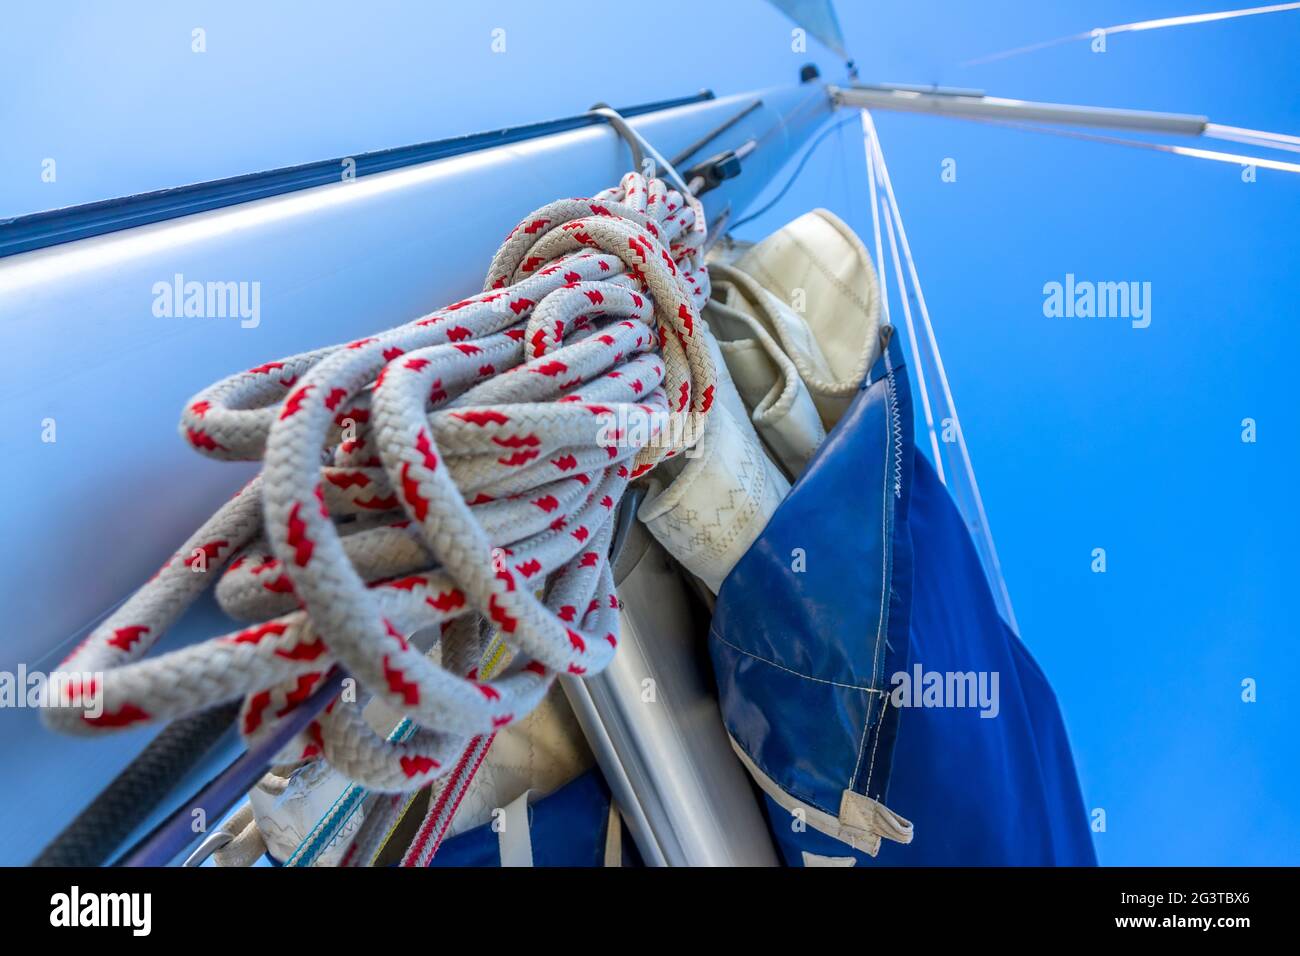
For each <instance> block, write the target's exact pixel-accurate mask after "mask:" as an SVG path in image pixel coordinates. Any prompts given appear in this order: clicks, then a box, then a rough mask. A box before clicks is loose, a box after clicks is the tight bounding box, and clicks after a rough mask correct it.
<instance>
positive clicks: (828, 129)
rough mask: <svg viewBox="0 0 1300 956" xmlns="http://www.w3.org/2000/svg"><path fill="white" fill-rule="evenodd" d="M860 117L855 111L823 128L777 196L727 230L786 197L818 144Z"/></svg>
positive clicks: (759, 214) (758, 214)
mask: <svg viewBox="0 0 1300 956" xmlns="http://www.w3.org/2000/svg"><path fill="white" fill-rule="evenodd" d="M858 118H859V117H858V114H857V113H854V114H853V115H851V116H846V117H844V119H842V120H840V121H839V122H838V123H834V124H832V125H830V126H828V127H826V128H825V129H824V130H822V131H821V133H820V134H818V136H817V138H816V139H815V140H813V141H812V143H811V144H810V145H809V147H808V148H807V149H806V150H804V154H803V157H802V158H801V159H800V160H799V165H798V166H796V167H795V170H794V172H793V173H791V174H790V178H789V179H787V180H786V181H785V185H784V186H782V187H781V191H780V192H778V193H777V194H776V195H775V196H773V197H772V200H771V201H770V202H768V203H765V204H764V205H763V208H762V209H759V210H757V211H756V212H751V213H750V214H749V215H748V216H746V217H745V218H744V219H738V220H736V221H735V222H733V223H732V224H731V225H729V226H728V227H727V231H728V232H731V230H733V229H737V228H739V227H740V226H743V225H744V224H745V223H747V222H749V221H750V220H753V219H757V218H758V217H759V216H761V215H763V213H765V212H767V211H768V210H769V209H771V208H772V207H773V206H775V205H776V204H777V203H779V202H780V201H781V200H782V199H783V198H784V197H785V194H786V193H788V192H789V191H790V187H791V186H793V185H794V183H795V180H797V179H798V178H799V174H800V173H802V172H803V168H804V166H806V165H807V164H808V160H809V158H810V157H811V156H812V154H813V151H814V150H815V149H816V148H817V147H818V145H820V143H821V141H822V140H824V139H825V138H826V137H827V136H829V135H831V133H833V132H835V131H836V130H837V129H839V128H840V127H841V126H843V125H844V124H845V123H848V122H850V121H852V120H856V119H858Z"/></svg>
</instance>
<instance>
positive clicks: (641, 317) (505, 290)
mask: <svg viewBox="0 0 1300 956" xmlns="http://www.w3.org/2000/svg"><path fill="white" fill-rule="evenodd" d="M471 225H472V224H471ZM704 239H705V224H704V218H703V211H702V209H701V207H700V205H699V203H698V201H696V200H695V199H694V197H692V196H689V195H686V196H683V195H682V194H681V193H679V192H678V191H676V190H670V189H669V188H668V187H667V186H666V185H665V184H664V183H663V182H662V181H660V180H657V179H653V180H649V181H647V180H645V179H644V178H643V177H642V176H641V175H640V174H639V173H629V174H628V175H626V176H625V177H624V178H623V180H622V182H621V183H620V185H619V186H618V187H617V188H615V189H611V190H606V191H605V192H604V193H601V194H600V195H598V196H597V197H595V198H594V199H590V200H587V199H570V200H561V201H558V202H555V203H551V204H550V205H547V206H544V207H542V208H541V209H538V210H537V211H535V212H534V213H532V214H530V215H529V216H527V217H526V218H525V219H524V220H523V221H522V222H520V224H519V225H518V226H517V227H516V228H515V229H514V231H512V232H511V233H510V235H509V236H508V237H507V238H506V240H505V241H504V243H503V244H502V246H501V248H500V249H499V250H498V252H497V255H496V257H495V259H494V260H493V262H492V264H491V267H490V268H489V270H488V275H487V279H486V281H485V284H484V292H483V293H481V294H479V295H476V296H473V297H471V298H469V299H466V300H464V301H462V302H457V303H455V304H453V305H450V306H447V307H446V308H444V309H440V310H438V311H436V312H433V313H431V314H429V315H427V316H425V317H422V318H420V319H417V320H415V321H413V322H411V323H409V324H407V325H404V326H400V327H398V328H396V329H392V330H390V331H388V332H384V333H381V334H379V335H377V336H374V337H370V338H365V339H361V340H359V341H356V342H352V343H348V344H346V345H341V346H335V347H331V348H326V349H319V350H316V351H313V352H308V353H303V354H301V355H296V356H291V357H289V358H285V359H282V360H280V361H278V362H269V363H267V364H265V365H261V366H258V367H257V368H254V369H251V370H249V371H247V372H243V373H239V374H237V375H233V376H231V377H230V378H227V379H225V380H223V381H221V382H218V383H217V384H215V385H213V386H212V387H210V388H208V389H205V390H204V391H203V392H201V393H199V394H198V395H197V396H195V398H194V399H193V400H192V401H191V402H190V403H189V404H188V406H187V407H186V409H185V411H184V414H183V415H182V419H181V433H182V435H184V436H185V438H186V439H187V440H188V441H189V442H190V444H192V445H193V446H194V447H195V448H197V449H198V450H200V451H201V452H203V453H204V454H207V455H209V456H211V457H214V458H219V459H225V460H249V459H257V458H261V459H263V462H264V463H263V468H262V473H261V474H260V475H259V476H258V477H257V478H256V479H254V480H253V481H252V482H251V483H250V484H249V485H248V486H247V487H245V488H244V490H243V491H242V492H240V493H239V494H238V495H237V496H236V497H235V498H234V499H233V500H232V501H231V502H229V503H228V504H227V505H226V506H224V507H223V508H222V509H221V510H220V511H218V512H217V514H216V515H214V516H213V517H212V518H211V519H210V520H209V521H208V522H207V523H206V524H205V525H204V526H203V527H202V528H200V529H199V530H198V531H197V532H196V533H195V534H194V536H193V537H191V538H190V540H189V541H187V542H186V543H185V545H184V546H183V547H182V548H181V550H180V551H179V552H178V553H177V554H176V555H175V556H174V557H173V558H172V559H171V560H169V561H168V562H167V564H166V565H164V567H163V568H162V569H161V570H160V571H159V572H158V574H157V575H156V576H155V577H154V578H153V579H152V580H151V581H150V582H149V583H147V584H146V585H145V586H144V587H142V588H141V589H140V590H139V591H138V592H137V593H136V594H135V595H134V596H133V597H132V598H131V599H130V600H128V601H127V602H126V603H125V604H124V605H123V606H122V607H121V608H120V609H118V611H117V612H115V613H114V614H113V615H111V616H110V618H109V619H108V620H107V621H106V622H105V623H104V624H103V625H101V626H100V627H98V628H96V630H95V631H94V632H93V633H92V634H91V636H90V638H89V639H88V640H87V641H86V642H85V643H84V644H83V645H82V646H81V647H80V648H78V649H77V650H76V651H74V653H73V654H72V655H71V657H69V658H68V660H67V661H66V662H65V663H64V665H63V667H62V670H63V671H66V672H69V673H74V674H82V673H102V674H103V677H102V685H100V684H98V683H97V686H96V687H95V688H94V689H95V690H96V691H97V692H98V694H99V697H100V700H101V701H102V713H100V714H98V716H92V715H91V713H89V712H87V711H85V710H83V709H78V708H77V707H75V706H70V704H71V703H73V702H75V699H76V697H77V695H78V694H79V693H84V692H86V691H88V690H90V688H86V687H80V686H78V685H77V684H76V681H75V680H73V681H68V682H66V683H65V684H64V685H63V687H62V690H63V696H62V697H61V698H59V699H51V700H49V701H47V706H46V712H45V718H46V721H47V723H49V724H50V725H51V726H53V727H55V728H57V729H59V730H62V731H67V732H71V733H96V732H103V731H108V730H113V729H117V728H120V727H128V726H135V725H136V724H138V723H140V722H144V721H150V720H161V719H171V718H175V717H179V716H182V715H184V714H187V713H192V712H194V711H196V710H199V709H201V708H203V707H207V706H210V705H211V704H213V703H216V702H218V701H223V700H228V699H231V698H233V697H237V696H243V697H244V707H243V710H242V714H241V718H242V719H241V729H242V731H243V733H244V735H245V737H246V738H247V739H249V740H258V739H261V738H262V736H263V735H265V734H267V733H269V732H270V731H271V730H272V729H273V728H274V727H275V726H276V724H277V722H278V721H279V720H280V719H281V718H283V717H284V716H285V715H287V714H288V713H289V712H290V711H292V710H293V709H294V707H296V706H297V705H298V704H299V703H300V702H301V701H302V700H304V699H305V698H306V697H307V696H308V695H310V693H311V692H312V690H313V689H314V688H315V687H316V686H317V685H318V684H319V683H320V682H321V680H323V678H324V676H325V674H326V673H327V672H328V670H329V669H330V666H331V664H332V663H333V662H334V661H338V662H339V663H341V664H342V665H343V666H345V667H346V668H347V670H348V672H349V673H350V674H351V675H352V676H353V677H355V678H356V680H357V681H358V682H359V684H360V690H361V691H362V693H360V694H357V695H354V696H352V697H347V696H346V695H345V698H346V699H345V698H341V699H339V700H336V701H335V703H334V704H333V705H331V707H330V708H329V709H328V710H327V711H326V713H325V714H324V715H323V716H322V717H321V718H320V719H318V720H317V721H314V722H313V723H312V724H311V725H310V726H309V728H308V730H307V731H306V732H305V733H304V734H303V735H300V737H299V739H298V741H297V742H296V743H295V744H294V745H292V747H291V749H290V750H288V751H286V752H285V753H284V754H282V755H281V759H283V760H285V761H286V762H290V761H293V760H300V759H308V758H312V757H317V756H324V758H325V759H327V760H328V761H329V762H330V763H331V764H333V765H334V766H335V767H337V768H338V769H339V770H340V771H341V772H343V773H344V774H345V775H347V776H348V777H350V778H351V779H353V780H355V781H357V782H359V783H361V784H363V785H365V786H366V787H368V788H370V789H374V790H379V791H387V792H396V791H406V790H411V789H414V788H417V787H420V786H422V785H423V784H425V783H428V782H429V781H430V780H432V779H434V778H436V777H438V776H439V775H440V774H441V773H443V772H445V771H446V770H449V769H450V768H451V767H452V766H453V765H454V764H455V762H456V760H457V759H458V758H459V756H460V755H461V753H462V752H463V751H464V750H465V747H466V743H467V741H468V739H469V738H471V737H475V736H479V735H484V734H491V733H492V732H493V731H494V730H495V729H497V728H499V727H502V726H504V725H506V724H508V723H510V722H511V721H513V720H515V719H517V718H519V717H522V716H524V715H525V714H527V713H528V712H529V711H530V710H531V709H532V708H533V707H534V706H535V705H536V704H537V703H538V702H539V701H540V700H541V698H542V697H543V696H544V695H545V693H546V691H547V689H548V688H549V686H550V684H551V682H552V680H553V679H554V677H555V674H556V673H557V672H566V673H571V674H579V675H584V674H593V673H596V672H598V671H599V670H601V669H602V668H603V667H605V666H606V665H607V664H608V662H609V660H610V658H611V656H612V655H613V653H614V648H615V646H616V644H617V621H618V602H617V598H616V597H615V595H614V586H613V580H612V576H611V573H610V569H609V563H608V556H607V551H608V545H609V540H610V535H611V532H612V527H613V522H612V520H611V519H612V515H613V513H614V511H615V509H616V506H617V503H618V501H619V499H620V497H621V496H622V494H623V491H624V489H625V488H626V487H627V485H628V483H629V482H630V481H631V480H633V479H634V478H636V477H637V476H639V475H641V474H643V473H644V472H645V471H648V470H649V469H651V468H653V467H654V466H655V465H656V464H657V463H658V462H659V461H660V460H662V459H663V458H664V457H666V456H667V455H670V454H674V453H676V452H677V451H680V450H682V449H683V448H684V447H686V444H687V443H689V441H690V440H692V439H695V438H698V436H699V435H700V434H701V433H702V430H703V427H704V424H705V422H706V420H707V415H708V411H709V407H710V406H711V404H712V401H713V392H714V383H715V370H714V368H713V365H712V362H711V360H710V358H709V353H708V350H707V348H705V347H704V345H703V342H702V341H701V339H700V338H699V337H697V335H696V331H697V327H698V324H699V321H698V308H699V306H700V305H701V304H702V303H703V301H705V299H706V298H707V296H708V280H707V273H706V272H705V271H704V268H703V263H702V261H701V257H700V255H699V250H700V248H701V246H702V245H703V243H704ZM611 423H617V426H618V427H617V428H616V429H611ZM637 426H641V427H637ZM227 562H229V567H228V568H227V570H226V574H225V576H224V577H223V580H222V582H221V584H220V585H219V586H218V589H217V597H218V599H219V601H220V602H221V604H222V606H223V608H224V609H225V610H226V611H227V612H229V613H230V614H231V615H232V616H234V617H236V618H237V619H241V620H244V621H251V622H257V623H255V624H254V625H253V626H250V627H248V628H246V629H245V630H242V631H239V632H236V633H233V634H229V635H226V636H223V637H218V638H213V639H211V640H208V641H205V642H203V643H201V644H198V645H195V646H192V647H188V648H185V649H183V650H179V651H174V652H172V653H169V654H164V655H160V656H157V657H151V658H146V657H145V655H146V653H147V652H148V650H149V648H150V647H151V646H152V645H153V644H154V643H156V641H157V640H158V639H159V638H160V637H161V636H162V635H163V633H164V632H166V630H167V629H168V628H169V627H170V626H171V625H172V624H173V623H174V622H175V621H176V620H177V619H178V618H179V617H180V615H181V614H182V613H183V612H184V610H185V608H186V607H188V606H189V604H190V603H191V602H192V601H193V600H194V598H195V597H197V596H198V595H199V594H200V593H201V592H202V591H203V590H204V589H205V588H206V587H207V586H208V584H209V583H210V582H211V581H212V579H213V578H215V577H216V576H217V571H218V569H219V568H220V567H221V566H222V565H225V564H226V563H227ZM539 594H540V597H539V596H538V595H539ZM476 614H481V615H482V616H483V617H485V618H487V619H488V620H489V621H490V622H491V623H492V624H493V626H494V627H495V628H496V630H497V631H498V632H499V633H500V634H501V635H502V637H503V639H504V640H505V641H506V642H507V644H508V645H509V646H510V647H511V649H512V650H513V651H514V652H515V657H514V659H513V661H512V663H511V666H510V667H509V668H507V669H506V670H505V671H504V672H503V673H502V674H501V675H500V676H499V677H497V678H494V679H492V680H490V681H480V680H478V679H477V676H478V675H477V673H476V672H475V670H474V669H473V668H474V666H475V665H476V663H477V661H478V659H479V657H480V655H481V652H482V641H483V636H482V635H483V632H482V629H480V628H479V627H478V626H477V624H476V623H473V619H474V616H475V615H476ZM463 621H468V622H471V623H472V624H473V626H466V627H458V626H454V624H453V622H456V623H460V622H463ZM434 625H437V626H440V627H441V628H442V629H443V636H442V640H441V641H440V647H439V648H438V652H439V654H440V657H441V660H440V662H436V661H435V660H433V659H431V658H430V657H429V656H426V654H425V653H423V652H421V650H420V649H419V648H418V647H416V646H415V645H414V644H413V643H412V642H411V640H410V638H411V637H412V636H414V635H416V634H417V632H420V631H422V630H424V629H427V628H429V627H432V626H434ZM370 695H373V696H375V697H378V698H381V699H382V700H384V701H385V703H386V704H387V705H389V706H390V707H391V708H393V709H394V710H395V711H397V712H398V713H404V714H407V715H408V716H409V717H410V718H411V719H412V720H413V721H414V722H415V723H416V724H418V725H419V729H418V730H417V731H416V732H415V733H414V734H412V735H411V736H410V737H409V738H407V739H402V740H391V741H389V740H385V739H383V738H381V737H379V736H378V735H377V734H376V733H375V732H374V731H372V730H371V728H370V727H369V726H368V724H367V723H366V722H365V720H364V719H362V716H361V707H362V705H363V704H364V703H365V700H364V699H362V698H368V697H369V696H370Z"/></svg>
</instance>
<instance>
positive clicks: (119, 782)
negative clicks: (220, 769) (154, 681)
mask: <svg viewBox="0 0 1300 956" xmlns="http://www.w3.org/2000/svg"><path fill="white" fill-rule="evenodd" d="M239 703H240V702H239V701H238V700H235V701H231V702H230V703H228V704H221V705H220V706H217V707H212V708H210V709H208V710H204V711H200V712H199V713H197V714H193V715H191V716H189V717H185V718H183V719H181V720H177V721H173V722H172V723H170V724H168V725H167V726H166V727H165V728H163V730H162V732H161V733H159V734H158V736H157V737H155V738H154V739H153V740H152V741H151V742H150V743H149V746H147V747H145V748H144V750H142V751H141V752H140V754H139V756H137V757H136V758H135V759H134V760H132V761H131V762H130V763H129V764H127V766H126V768H125V769H123V770H122V772H121V773H119V774H118V775H117V776H116V777H114V778H113V782H112V783H110V784H109V785H108V786H107V787H105V788H104V790H103V791H102V792H101V793H100V794H99V796H97V797H96V798H95V799H94V801H92V802H91V804H90V806H88V807H86V809H84V810H82V811H81V813H79V814H78V815H77V818H76V819H75V820H73V821H72V822H71V823H70V824H68V826H67V827H65V828H64V830H63V832H62V833H60V834H59V835H58V836H57V837H55V838H54V839H53V840H52V841H51V842H50V844H49V846H47V847H46V848H45V849H44V850H42V851H41V855H40V856H38V857H37V858H36V859H35V860H33V861H32V866H103V865H104V864H105V863H107V862H108V860H109V858H110V857H111V856H112V854H113V852H114V851H115V850H117V848H118V847H120V846H121V845H122V842H123V841H124V840H125V839H126V838H127V837H129V836H130V835H131V833H132V832H134V830H135V829H136V827H138V826H139V825H140V824H141V823H143V822H144V821H145V820H146V819H147V818H148V816H149V814H150V813H152V812H153V810H154V809H155V808H156V807H157V806H158V805H159V804H160V803H162V801H163V800H164V799H166V797H167V795H168V794H169V793H170V792H171V791H172V789H173V788H174V787H175V786H176V784H178V783H179V782H180V781H181V780H182V779H183V778H184V777H185V775H186V774H187V773H189V772H190V771H191V770H193V769H194V767H195V766H197V765H198V763H199V761H200V760H202V759H203V757H204V756H205V755H206V754H207V752H208V751H209V750H211V749H212V746H213V744H215V743H216V742H217V741H218V740H220V739H221V737H222V735H223V734H225V732H226V731H227V730H229V729H230V726H231V724H233V723H234V722H235V718H236V717H237V716H238V714H239Z"/></svg>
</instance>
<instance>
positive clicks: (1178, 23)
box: [959, 3, 1300, 66]
mask: <svg viewBox="0 0 1300 956" xmlns="http://www.w3.org/2000/svg"><path fill="white" fill-rule="evenodd" d="M1291 10H1300V3H1274V4H1270V5H1268V6H1264V7H1246V8H1243V9H1237V10H1219V11H1216V12H1214V13H1193V14H1188V15H1186V16H1181V17H1161V18H1159V19H1156V20H1138V21H1136V22H1134V23H1119V24H1116V25H1115V26H1110V27H1096V28H1094V29H1092V30H1085V31H1084V32H1082V33H1072V34H1070V35H1069V36H1063V37H1056V38H1054V39H1051V40H1043V41H1041V42H1039V43H1031V44H1029V45H1028V46H1021V47H1016V48H1014V49H1011V50H1002V51H1001V52H998V53H990V54H988V55H987V56H981V57H976V58H975V59H973V60H965V61H963V62H962V63H960V64H959V66H982V65H984V64H985V63H993V62H996V61H997V60H1006V59H1010V58H1011V57H1013V56H1020V55H1022V54H1025V53H1036V52H1037V51H1039V50H1046V49H1048V48H1050V47H1054V46H1061V45H1063V44H1066V43H1073V42H1075V41H1076V40H1088V39H1091V38H1092V37H1095V36H1105V35H1109V34H1111V33H1137V32H1140V31H1144V30H1161V29H1164V28H1166V27H1185V26H1191V25H1193V24H1198V23H1212V22H1216V21H1219V20H1232V19H1236V18H1237V17H1250V16H1256V15H1258V14H1263V13H1286V12H1288V11H1291Z"/></svg>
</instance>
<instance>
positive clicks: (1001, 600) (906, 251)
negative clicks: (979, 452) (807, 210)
mask: <svg viewBox="0 0 1300 956" xmlns="http://www.w3.org/2000/svg"><path fill="white" fill-rule="evenodd" d="M862 123H863V126H864V127H866V129H867V136H866V139H867V140H868V142H869V144H870V146H871V148H872V150H873V151H874V153H875V157H876V164H877V170H878V172H879V175H880V183H881V185H882V186H883V187H884V192H885V197H886V199H887V200H888V203H889V208H890V213H891V217H892V220H893V224H894V227H895V228H896V229H897V230H898V240H899V245H900V247H901V249H902V253H903V258H904V259H905V260H906V261H907V271H908V275H909V277H910V279H911V282H912V291H913V292H914V293H915V294H916V304H917V310H918V312H919V313H920V315H921V322H922V324H923V325H924V327H925V332H926V338H927V340H928V342H929V346H930V355H931V357H932V358H933V360H934V366H935V371H936V374H937V376H938V379H939V385H940V387H941V390H942V394H943V399H944V402H945V404H946V405H947V406H948V411H949V412H950V413H951V418H952V425H953V431H954V433H955V435H956V439H957V448H958V450H959V451H960V452H961V459H962V466H963V470H964V472H965V476H966V486H967V489H968V490H969V492H970V496H971V502H972V504H973V505H974V508H975V514H976V524H977V526H978V528H977V530H978V532H979V534H978V537H977V540H976V546H977V547H979V548H980V550H981V551H982V552H983V555H984V557H985V571H986V573H987V574H988V577H989V584H990V586H991V587H992V588H993V591H994V599H995V601H996V602H997V604H998V608H999V610H1000V611H1001V612H1002V614H1003V616H1004V618H1005V619H1006V622H1007V624H1008V625H1009V626H1010V627H1011V629H1012V630H1013V631H1015V632H1016V633H1017V634H1018V633H1019V632H1020V626H1019V624H1018V623H1017V621H1016V615H1015V611H1014V609H1013V608H1012V606H1011V594H1010V592H1009V591H1008V589H1007V582H1006V579H1005V578H1004V577H1003V575H1002V564H1001V562H1000V561H999V560H998V552H997V547H996V546H995V545H994V543H993V533H992V531H991V530H990V529H989V522H988V515H987V514H986V513H985V510H984V499H983V497H982V496H981V495H980V490H979V483H978V482H977V481H976V480H975V467H974V465H973V464H972V463H971V458H970V450H969V449H968V448H967V447H966V435H965V432H964V430H963V429H962V426H961V420H960V419H959V418H958V416H957V403H956V402H955V401H954V400H953V395H952V387H951V386H950V385H949V383H948V373H947V371H946V370H945V369H944V365H943V356H942V355H941V354H940V352H939V343H938V340H937V339H936V338H935V334H934V326H933V325H932V324H931V322H930V310H929V308H928V307H927V306H926V304H925V294H924V293H923V292H922V291H921V279H920V277H919V276H918V275H917V271H916V261H915V260H914V259H913V257H912V247H911V244H910V243H909V242H908V241H907V230H906V229H905V228H904V227H903V216H902V213H901V211H900V210H899V208H898V199H897V198H896V197H895V195H894V185H893V182H892V181H891V180H890V177H889V167H888V165H887V164H886V163H885V154H884V151H883V150H882V149H881V146H880V136H879V134H878V133H877V132H876V126H875V123H874V122H873V121H872V119H871V114H870V113H869V112H868V111H866V110H863V111H862ZM902 294H903V293H902V291H901V290H900V297H901V296H902ZM917 371H918V374H921V370H920V369H918V370H917Z"/></svg>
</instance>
